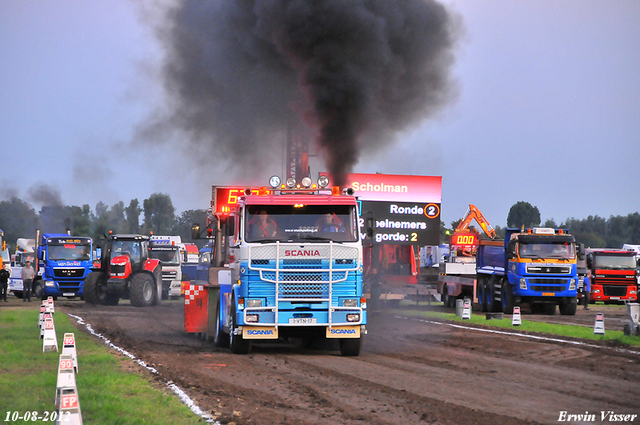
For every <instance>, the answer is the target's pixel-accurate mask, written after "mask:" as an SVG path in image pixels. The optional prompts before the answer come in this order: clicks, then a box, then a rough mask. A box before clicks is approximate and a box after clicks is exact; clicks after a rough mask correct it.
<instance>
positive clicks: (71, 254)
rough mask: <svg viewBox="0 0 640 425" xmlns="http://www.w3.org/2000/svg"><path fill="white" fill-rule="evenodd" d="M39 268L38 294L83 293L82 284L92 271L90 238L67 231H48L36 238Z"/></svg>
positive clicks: (77, 295)
mask: <svg viewBox="0 0 640 425" xmlns="http://www.w3.org/2000/svg"><path fill="white" fill-rule="evenodd" d="M36 241H37V242H38V245H37V246H36V253H37V258H38V272H37V275H36V277H35V279H34V281H33V293H34V296H35V297H38V298H42V299H45V298H47V297H49V296H52V297H54V298H57V297H68V298H73V297H83V291H82V286H83V283H84V279H85V277H86V276H87V275H88V274H89V273H90V272H91V267H92V253H93V242H92V240H91V238H88V237H81V236H69V235H68V234H66V233H45V234H43V235H41V236H40V238H38V239H36Z"/></svg>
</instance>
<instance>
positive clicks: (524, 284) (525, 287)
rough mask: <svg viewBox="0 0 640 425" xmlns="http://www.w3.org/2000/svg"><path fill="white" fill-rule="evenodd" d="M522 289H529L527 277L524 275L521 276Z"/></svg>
mask: <svg viewBox="0 0 640 425" xmlns="http://www.w3.org/2000/svg"><path fill="white" fill-rule="evenodd" d="M520 289H524V290H525V291H526V290H527V279H525V278H524V277H521V278H520Z"/></svg>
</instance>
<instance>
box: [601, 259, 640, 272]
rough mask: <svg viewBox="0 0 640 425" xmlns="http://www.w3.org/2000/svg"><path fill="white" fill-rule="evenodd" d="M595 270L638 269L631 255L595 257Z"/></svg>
mask: <svg viewBox="0 0 640 425" xmlns="http://www.w3.org/2000/svg"><path fill="white" fill-rule="evenodd" d="M593 263H594V268H597V269H630V270H633V269H635V268H636V259H635V257H633V256H629V255H625V256H622V255H594V256H593Z"/></svg>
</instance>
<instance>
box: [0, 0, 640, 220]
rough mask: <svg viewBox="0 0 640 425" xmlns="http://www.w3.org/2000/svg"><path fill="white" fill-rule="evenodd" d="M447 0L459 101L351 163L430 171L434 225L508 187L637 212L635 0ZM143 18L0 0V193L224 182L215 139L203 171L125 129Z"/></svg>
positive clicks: (128, 5)
mask: <svg viewBox="0 0 640 425" xmlns="http://www.w3.org/2000/svg"><path fill="white" fill-rule="evenodd" d="M444 4H445V5H447V7H449V8H450V9H451V10H453V11H455V12H456V13H458V14H459V15H460V17H461V18H462V22H463V25H464V28H465V35H464V36H463V38H462V40H461V42H460V43H459V45H458V47H457V48H456V49H455V51H454V54H455V58H456V62H455V65H454V67H453V70H452V71H453V75H452V76H453V78H454V79H455V80H456V81H457V90H458V92H459V95H458V97H457V99H456V100H455V101H454V102H452V103H450V104H449V105H448V106H446V107H445V108H443V109H442V110H441V111H440V113H439V114H437V116H435V117H432V118H431V119H429V120H427V121H423V122H422V123H421V124H420V125H419V126H417V127H414V128H412V129H411V130H410V131H407V132H404V133H402V134H400V135H399V137H398V140H397V142H396V143H395V144H391V146H390V147H389V148H388V149H387V150H385V151H382V152H379V153H377V154H376V155H374V156H372V155H369V156H364V157H362V158H361V159H360V162H359V163H358V164H357V165H356V167H355V169H354V170H353V171H354V172H362V173H373V172H380V173H391V174H419V175H437V176H442V182H443V186H442V219H443V221H444V222H445V224H446V225H447V226H448V225H449V224H450V222H451V221H453V220H456V219H458V218H460V217H461V216H462V215H463V214H464V213H465V211H466V208H467V206H468V204H475V205H476V206H477V207H478V208H480V210H481V211H482V212H483V213H484V215H485V216H486V218H487V219H488V220H489V222H490V223H491V224H493V225H499V226H505V225H506V217H507V214H508V211H509V208H510V207H511V206H512V205H513V204H514V203H516V202H518V201H526V202H529V203H531V204H532V205H534V206H537V207H538V208H539V210H540V213H541V216H542V220H543V222H544V220H546V219H550V218H553V219H554V220H556V222H561V221H563V220H565V219H567V218H569V217H574V218H578V219H582V218H586V217H587V216H589V215H599V216H601V217H605V218H608V217H609V216H611V215H614V216H615V215H623V216H626V215H627V214H630V213H633V212H637V211H640V189H639V187H640V181H639V178H638V176H639V175H640V1H636V0H609V1H601V0H575V1H568V0H548V1H545V0H531V1H527V0H520V1H511V0H505V1H488V0H485V1H477V0H454V1H450V2H445V3H444ZM146 21H148V20H147V19H143V13H142V8H141V5H140V3H139V2H133V1H128V0H112V1H109V2H99V1H58V2H53V1H48V2H43V1H32V0H3V1H1V2H0V146H1V148H0V154H1V162H0V164H1V166H0V200H5V199H8V197H10V196H13V195H15V196H18V197H20V198H22V199H23V200H26V201H28V202H30V203H31V204H32V205H33V206H34V207H35V208H36V209H38V210H39V208H40V206H41V205H42V203H46V202H49V203H50V202H54V201H58V202H61V203H62V204H64V205H83V204H89V205H90V206H91V208H92V209H94V208H95V205H96V203H97V202H98V201H103V202H105V203H107V204H108V205H112V204H114V203H116V202H118V201H120V200H122V201H124V202H125V204H128V203H129V201H130V200H131V199H133V198H138V200H140V202H142V200H144V199H145V198H148V197H149V196H150V195H151V194H152V193H156V192H161V193H167V194H169V195H170V196H171V199H172V200H173V203H174V206H175V207H176V209H177V212H178V213H180V212H182V211H184V210H188V209H200V208H207V207H208V206H209V201H210V199H211V194H210V188H211V185H212V184H226V185H231V184H234V183H236V182H235V181H234V180H233V179H231V178H229V177H227V176H225V173H226V172H227V171H226V170H228V169H227V168H226V167H225V166H224V164H222V163H221V162H220V161H221V158H220V157H219V155H217V154H216V152H209V153H208V154H207V155H206V156H205V158H206V162H207V164H208V165H207V167H206V169H205V170H203V169H202V168H200V167H194V166H193V157H192V156H190V155H187V152H185V151H184V150H186V149H189V148H188V145H187V144H185V146H184V150H183V149H181V148H179V147H176V145H167V144H158V145H153V144H151V145H146V146H145V147H140V146H139V145H137V144H136V145H133V144H132V143H131V140H132V137H133V134H134V131H135V128H136V127H137V126H138V125H140V123H141V122H143V121H144V120H145V118H146V117H148V115H149V114H150V113H151V112H152V111H154V110H155V109H157V108H158V107H161V103H162V102H163V99H164V98H163V96H162V83H161V82H160V79H159V78H158V75H159V66H160V63H161V57H162V49H161V48H160V45H159V43H158V41H157V38H156V36H155V34H154V32H153V30H152V28H151V26H150V25H148V24H146V23H145V22H146ZM247 154H248V155H249V154H250V152H247ZM209 156H210V160H209V159H208V157H209ZM320 167H322V165H317V168H320ZM282 168H283V167H282V164H273V165H272V168H271V169H269V171H268V172H266V173H265V175H264V179H263V181H243V182H241V183H242V184H248V183H253V184H257V185H263V184H266V183H267V182H268V178H269V176H270V175H271V174H280V175H282V174H283V169H282ZM312 171H313V172H314V173H315V172H318V171H324V169H316V170H312ZM0 225H1V223H0Z"/></svg>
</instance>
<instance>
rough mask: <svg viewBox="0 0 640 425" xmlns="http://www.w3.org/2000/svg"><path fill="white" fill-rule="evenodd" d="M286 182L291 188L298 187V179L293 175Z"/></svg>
mask: <svg viewBox="0 0 640 425" xmlns="http://www.w3.org/2000/svg"><path fill="white" fill-rule="evenodd" d="M286 184H287V187H288V188H289V189H294V188H295V187H296V179H295V178H293V177H289V178H288V179H287V181H286Z"/></svg>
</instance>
